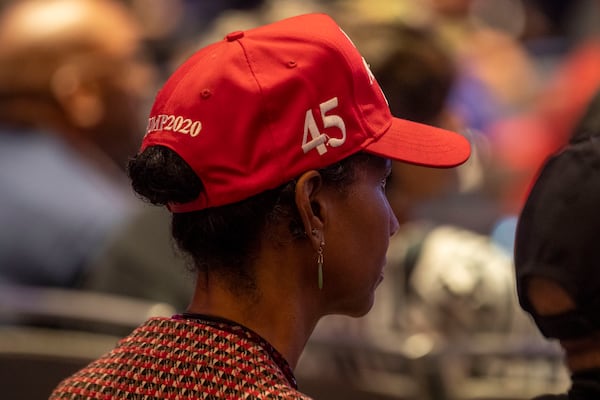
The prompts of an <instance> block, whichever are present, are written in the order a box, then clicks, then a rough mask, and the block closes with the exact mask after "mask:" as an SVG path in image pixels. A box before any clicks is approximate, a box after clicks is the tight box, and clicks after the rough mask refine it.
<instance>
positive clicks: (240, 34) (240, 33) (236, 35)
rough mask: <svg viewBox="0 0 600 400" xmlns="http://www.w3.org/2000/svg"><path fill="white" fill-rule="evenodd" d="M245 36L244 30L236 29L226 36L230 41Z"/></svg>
mask: <svg viewBox="0 0 600 400" xmlns="http://www.w3.org/2000/svg"><path fill="white" fill-rule="evenodd" d="M243 37H244V32H243V31H235V32H231V33H230V34H228V35H227V36H226V37H225V38H226V39H227V41H228V42H233V41H234V40H238V39H241V38H243Z"/></svg>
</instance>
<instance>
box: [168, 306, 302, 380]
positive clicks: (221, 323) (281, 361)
mask: <svg viewBox="0 0 600 400" xmlns="http://www.w3.org/2000/svg"><path fill="white" fill-rule="evenodd" d="M173 319H177V320H183V319H185V320H193V321H196V322H200V323H202V324H205V325H209V326H212V327H213V328H217V329H220V330H223V331H226V332H230V333H233V334H235V335H237V336H240V337H244V338H246V339H248V340H250V341H252V342H254V343H256V344H257V345H259V346H260V347H262V348H263V349H264V350H265V351H266V352H267V354H269V356H270V357H271V359H272V360H273V361H274V362H275V364H277V366H278V367H279V369H280V370H281V372H282V373H283V375H284V376H285V377H286V379H287V381H288V382H289V383H290V385H291V386H292V388H294V389H295V390H297V389H298V383H297V382H296V377H295V376H294V373H293V371H292V368H291V367H290V365H289V364H288V362H287V360H286V359H285V358H284V357H283V355H282V354H281V353H280V352H278V351H277V350H276V349H275V347H273V346H272V345H271V344H270V343H269V342H267V341H266V340H265V339H264V338H263V337H261V336H260V335H259V334H258V333H256V332H254V331H253V330H251V329H250V328H246V327H245V326H243V325H241V324H239V323H237V322H234V321H231V320H229V319H226V318H221V317H216V316H213V315H205V314H196V313H187V312H184V313H181V314H176V315H173Z"/></svg>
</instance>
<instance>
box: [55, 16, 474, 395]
mask: <svg viewBox="0 0 600 400" xmlns="http://www.w3.org/2000/svg"><path fill="white" fill-rule="evenodd" d="M469 152H470V148H469V144H468V142H467V141H466V139H464V138H463V137H462V136H460V135H458V134H455V133H452V132H448V131H444V130H441V129H437V128H433V127H430V126H426V125H421V124H417V123H413V122H409V121H406V120H401V119H397V118H394V117H392V115H391V113H390V111H389V107H388V105H387V102H386V100H385V97H384V95H383V93H382V92H381V90H380V88H379V85H378V84H377V82H376V81H375V79H374V77H373V75H372V74H371V72H370V70H369V68H368V65H367V64H366V62H365V61H364V60H363V58H362V57H361V55H360V54H359V52H358V50H357V49H356V48H355V47H354V45H353V44H352V42H351V41H350V40H349V39H348V37H347V36H346V35H345V34H344V33H343V32H342V30H341V29H340V28H339V26H338V25H337V24H336V23H335V22H334V21H333V20H332V19H331V18H330V17H328V16H326V15H323V14H308V15H303V16H298V17H292V18H289V19H286V20H283V21H279V22H276V23H273V24H269V25H265V26H263V27H259V28H256V29H252V30H248V31H244V32H242V31H238V32H233V33H231V34H229V35H227V37H226V38H225V39H224V40H223V41H221V42H218V43H215V44H213V45H210V46H208V47H206V48H204V49H201V50H200V51H198V52H197V53H195V54H194V55H193V56H192V57H191V58H190V59H188V60H187V61H186V62H185V63H184V64H183V65H182V66H181V67H179V69H177V70H176V71H175V72H174V73H173V75H172V76H171V77H170V78H169V80H168V81H167V82H166V84H165V85H164V87H163V88H162V90H161V91H160V92H159V94H158V95H157V97H156V101H155V103H154V106H153V108H152V111H151V114H150V118H149V123H148V128H147V134H146V136H145V138H144V141H143V143H142V147H141V149H140V152H139V153H138V154H137V155H136V156H135V158H134V159H132V161H131V162H130V164H129V175H130V177H131V180H132V185H133V188H134V189H135V191H136V192H137V193H138V194H140V195H141V196H142V197H143V198H145V199H147V200H148V201H150V202H152V203H153V204H157V205H165V206H166V207H168V208H169V210H170V211H171V212H172V213H173V219H172V234H173V237H174V239H175V242H176V243H177V245H178V246H179V247H180V248H181V249H182V250H183V251H184V252H186V253H187V254H188V255H189V256H190V259H191V261H192V263H193V265H194V266H195V268H196V269H197V282H196V290H195V294H194V296H193V298H192V299H191V302H190V305H189V307H188V308H187V311H186V312H184V313H182V314H178V315H175V316H173V317H172V318H152V319H150V320H149V321H147V322H146V323H145V324H143V325H142V326H140V327H139V328H137V329H136V330H135V331H134V332H132V334H131V335H129V336H128V337H126V338H125V339H123V340H122V341H121V342H120V343H119V344H118V345H117V346H116V348H115V349H114V350H112V351H111V352H109V353H107V354H106V355H104V356H103V357H101V358H100V359H98V360H97V361H94V362H92V363H91V364H90V365H88V366H87V367H86V368H84V369H83V370H81V371H79V372H77V373H75V374H74V375H73V376H71V377H69V378H67V379H66V380H65V381H63V382H62V383H61V384H60V385H59V386H58V387H57V388H56V389H55V391H54V393H53V394H52V396H51V398H52V399H66V398H91V399H100V398H102V399H104V398H107V397H108V398H113V397H114V398H123V397H127V398H188V397H190V398H204V399H220V398H229V399H240V398H253V399H263V398H269V399H305V398H307V397H306V396H305V395H303V394H302V393H301V392H299V391H298V388H297V385H296V382H295V379H294V375H293V369H294V367H295V366H296V363H297V361H298V359H299V357H300V355H301V353H302V350H303V348H304V346H305V344H306V342H307V340H308V338H309V337H310V335H311V333H312V331H313V329H314V327H315V325H316V324H317V322H318V321H319V319H320V318H321V317H323V316H325V315H327V314H334V313H335V314H345V315H350V316H362V315H364V314H365V313H367V312H368V311H369V309H370V308H371V306H372V304H373V298H374V292H375V289H376V287H377V285H378V284H379V283H380V282H381V280H382V279H383V266H384V265H385V261H386V260H385V258H386V251H387V247H388V243H389V238H390V236H392V235H393V234H394V232H395V231H396V230H397V229H398V221H397V220H396V218H395V216H394V214H393V212H392V210H391V208H390V205H389V203H388V200H387V198H386V196H385V183H386V179H387V178H388V175H389V173H390V169H391V160H392V159H394V160H400V161H404V162H409V163H415V164H419V165H426V166H433V167H452V166H455V165H458V164H461V163H462V162H464V161H465V160H466V159H467V158H468V156H469Z"/></svg>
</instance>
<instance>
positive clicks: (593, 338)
mask: <svg viewBox="0 0 600 400" xmlns="http://www.w3.org/2000/svg"><path fill="white" fill-rule="evenodd" d="M599 135H600V95H596V97H595V99H594V100H593V101H592V102H591V105H590V107H589V108H588V111H587V114H585V115H584V117H583V118H582V120H581V121H580V123H579V125H578V126H577V128H576V129H575V130H574V134H573V136H572V137H571V139H570V140H569V143H568V145H566V146H564V147H563V148H562V149H561V151H560V152H558V153H556V154H555V155H553V156H552V157H551V158H550V159H549V160H548V161H547V162H546V163H545V164H544V166H543V168H542V169H541V171H540V174H539V176H538V177H537V179H536V181H535V184H534V186H533V188H532V190H531V192H530V194H529V196H528V198H527V202H526V203H525V207H524V208H523V211H522V212H521V214H520V216H519V223H518V227H517V235H516V246H515V268H516V274H517V288H518V293H519V299H520V302H521V306H522V307H523V309H524V310H526V311H527V312H529V313H530V314H531V316H532V317H533V320H534V321H535V323H536V325H537V326H538V328H539V329H540V331H541V332H542V333H543V334H544V336H546V337H547V338H549V339H551V340H554V341H557V342H558V343H560V345H561V347H562V349H563V350H564V361H565V365H566V366H567V367H568V368H569V370H570V372H571V386H570V388H569V390H568V393H565V394H562V395H543V396H540V397H536V399H539V400H542V399H547V400H550V399H556V400H558V399H565V400H566V399H578V400H584V399H597V398H599V396H600V348H599V346H598V333H599V332H600V321H599V320H598V317H597V315H598V312H600V310H599V309H598V307H599V304H600V302H599V289H600V275H599V274H598V262H599V261H600V252H599V251H598V245H597V232H598V227H599V226H600V218H599V217H598V215H599V214H598V212H597V210H596V208H597V205H598V202H599V201H600V174H599V173H598V171H599V168H600V167H599V165H600V141H598V136H599ZM546 392H548V390H546Z"/></svg>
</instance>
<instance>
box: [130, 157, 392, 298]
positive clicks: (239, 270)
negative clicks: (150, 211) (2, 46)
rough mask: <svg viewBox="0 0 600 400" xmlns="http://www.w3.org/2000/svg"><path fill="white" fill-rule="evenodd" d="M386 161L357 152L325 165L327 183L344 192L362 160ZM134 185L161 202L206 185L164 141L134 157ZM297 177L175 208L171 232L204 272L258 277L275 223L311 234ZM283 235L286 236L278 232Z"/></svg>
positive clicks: (242, 280)
mask: <svg viewBox="0 0 600 400" xmlns="http://www.w3.org/2000/svg"><path fill="white" fill-rule="evenodd" d="M375 160H379V161H381V160H382V159H381V158H380V157H376V156H372V155H369V154H367V153H357V154H354V155H352V156H350V157H348V158H346V159H344V160H342V161H340V162H338V163H336V164H334V165H331V166H329V167H327V168H324V169H321V170H319V172H320V173H321V176H322V178H323V184H324V185H327V186H331V187H333V188H335V189H336V190H339V191H340V192H342V193H344V192H345V191H346V189H347V187H348V185H350V184H351V183H352V182H354V180H355V175H356V174H355V171H356V170H357V168H358V167H359V166H361V165H364V164H365V163H369V162H376V161H375ZM128 172H129V177H130V179H131V182H132V186H133V189H134V190H135V192H137V194H138V195H139V196H140V197H141V198H142V199H144V200H146V201H148V202H150V203H152V204H155V205H166V204H168V203H170V202H178V203H185V202H188V201H191V200H193V199H195V198H197V197H198V195H199V194H200V192H201V191H202V190H203V184H202V181H201V180H200V178H199V177H198V176H197V175H196V174H195V173H194V171H193V170H192V169H191V167H190V166H189V165H188V164H187V163H186V162H185V161H184V160H183V159H182V158H181V157H179V155H177V154H176V153H175V152H173V151H172V150H171V149H168V148H166V147H164V146H150V147H148V148H147V149H145V150H144V151H143V152H142V153H140V154H138V155H136V156H135V157H134V158H133V159H131V160H130V162H129V165H128ZM295 184H296V181H295V180H293V181H291V182H287V183H285V184H283V185H281V186H279V187H277V188H275V189H272V190H268V191H265V192H263V193H260V194H258V195H256V196H253V197H250V198H248V199H245V200H243V201H240V202H237V203H233V204H228V205H224V206H220V207H214V208H208V209H204V210H200V211H193V212H187V213H174V214H173V217H172V222H171V233H172V236H173V238H174V240H175V243H176V245H177V246H178V248H179V249H180V250H182V251H183V252H184V253H185V254H187V255H189V256H190V257H191V260H192V263H193V266H194V268H196V269H197V270H198V271H199V272H207V271H208V270H209V269H210V270H211V271H219V273H224V274H227V275H228V276H229V277H230V278H233V282H234V285H237V286H238V287H247V286H248V285H251V284H252V282H253V279H252V272H251V271H249V268H248V266H249V265H250V264H251V261H252V260H253V258H254V257H256V250H257V245H258V238H259V237H260V234H261V232H263V230H264V229H265V228H266V227H267V226H269V225H277V224H282V223H284V224H286V226H287V227H288V229H289V232H290V237H291V238H292V240H302V239H303V238H306V233H305V232H304V228H303V225H302V221H301V219H300V215H299V213H298V210H297V208H296V206H295ZM273 239H274V240H282V239H281V238H273Z"/></svg>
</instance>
